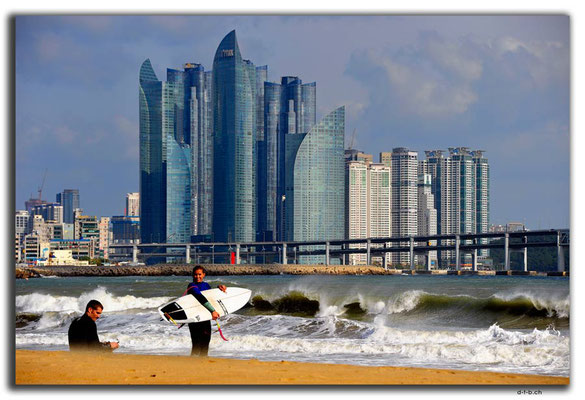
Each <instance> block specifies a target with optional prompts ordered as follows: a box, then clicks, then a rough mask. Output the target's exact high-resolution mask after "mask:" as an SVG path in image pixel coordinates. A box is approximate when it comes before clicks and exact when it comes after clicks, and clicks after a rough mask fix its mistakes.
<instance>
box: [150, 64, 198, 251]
mask: <svg viewBox="0 0 585 400" xmlns="http://www.w3.org/2000/svg"><path fill="white" fill-rule="evenodd" d="M183 103H184V89H183V84H182V82H177V81H170V82H161V81H159V80H158V79H157V77H156V74H155V73H154V70H153V69H152V65H151V63H150V60H148V59H147V60H146V61H144V63H142V66H141V68H140V79H139V107H140V208H141V213H142V215H141V216H140V217H141V218H140V223H141V235H140V236H141V241H142V243H164V242H167V241H169V242H170V241H172V242H179V243H185V242H188V241H190V236H191V148H190V145H189V144H188V143H185V138H184V135H183V129H181V128H182V120H183V118H182V117H183V107H184V106H183Z"/></svg>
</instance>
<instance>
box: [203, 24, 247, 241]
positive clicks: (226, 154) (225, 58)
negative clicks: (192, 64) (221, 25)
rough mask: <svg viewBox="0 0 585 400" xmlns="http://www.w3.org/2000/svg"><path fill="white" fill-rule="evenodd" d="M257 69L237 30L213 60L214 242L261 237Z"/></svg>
mask: <svg viewBox="0 0 585 400" xmlns="http://www.w3.org/2000/svg"><path fill="white" fill-rule="evenodd" d="M256 90H257V89H256V69H255V67H254V64H252V63H251V62H250V61H247V60H243V59H242V56H241V54H240V49H239V47H238V42H237V40H236V32H235V31H231V32H230V33H228V34H227V35H226V36H225V37H224V38H223V40H222V41H221V43H220V44H219V47H218V48H217V51H216V52H215V58H214V60H213V127H214V128H213V129H214V157H213V165H214V168H213V170H214V175H213V187H214V196H213V233H214V240H215V241H253V240H255V238H256V175H257V172H256V158H257V157H256Z"/></svg>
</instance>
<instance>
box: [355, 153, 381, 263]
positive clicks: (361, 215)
mask: <svg viewBox="0 0 585 400" xmlns="http://www.w3.org/2000/svg"><path fill="white" fill-rule="evenodd" d="M359 154H361V155H362V156H360V157H359V160H349V161H346V170H347V173H346V182H347V185H346V187H347V191H348V192H347V193H346V199H347V201H346V207H347V214H346V216H347V220H346V229H347V238H348V239H358V238H359V239H366V238H381V237H390V236H391V233H392V224H391V211H390V205H391V200H392V197H391V195H392V190H391V185H390V182H391V173H390V171H391V169H390V167H387V166H385V165H383V164H377V163H371V162H370V161H369V160H371V159H372V157H371V155H367V154H363V153H361V152H359ZM346 156H347V150H346ZM373 246H374V245H373ZM365 247H366V244H365V243H364V244H355V245H351V248H365ZM389 256H390V253H387V254H385V257H384V259H383V260H382V259H381V258H380V257H373V258H372V260H371V261H372V262H373V263H380V264H382V263H386V262H388V261H390V260H389ZM349 263H350V264H352V265H355V264H366V263H367V255H366V254H352V255H350V257H349ZM384 266H385V265H384Z"/></svg>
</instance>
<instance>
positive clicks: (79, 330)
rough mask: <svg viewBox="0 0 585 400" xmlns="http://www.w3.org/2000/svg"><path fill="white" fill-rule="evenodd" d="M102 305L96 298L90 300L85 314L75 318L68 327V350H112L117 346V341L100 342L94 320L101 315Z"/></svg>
mask: <svg viewBox="0 0 585 400" xmlns="http://www.w3.org/2000/svg"><path fill="white" fill-rule="evenodd" d="M103 309H104V306H103V305H102V303H100V302H99V301H97V300H90V302H89V303H87V305H86V306H85V314H83V315H82V316H81V317H78V318H75V319H74V320H73V322H72V323H71V326H70V327H69V332H68V337H69V350H71V351H78V350H93V351H95V350H97V351H112V350H115V349H117V348H118V347H119V344H118V343H117V342H100V340H99V338H98V334H97V326H96V323H95V322H96V321H97V320H98V318H99V317H101V315H102V311H103Z"/></svg>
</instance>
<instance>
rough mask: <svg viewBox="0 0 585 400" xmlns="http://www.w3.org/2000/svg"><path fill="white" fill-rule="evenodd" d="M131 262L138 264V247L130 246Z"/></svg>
mask: <svg viewBox="0 0 585 400" xmlns="http://www.w3.org/2000/svg"><path fill="white" fill-rule="evenodd" d="M132 262H133V263H134V264H136V263H137V262H138V246H136V245H134V246H132Z"/></svg>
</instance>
